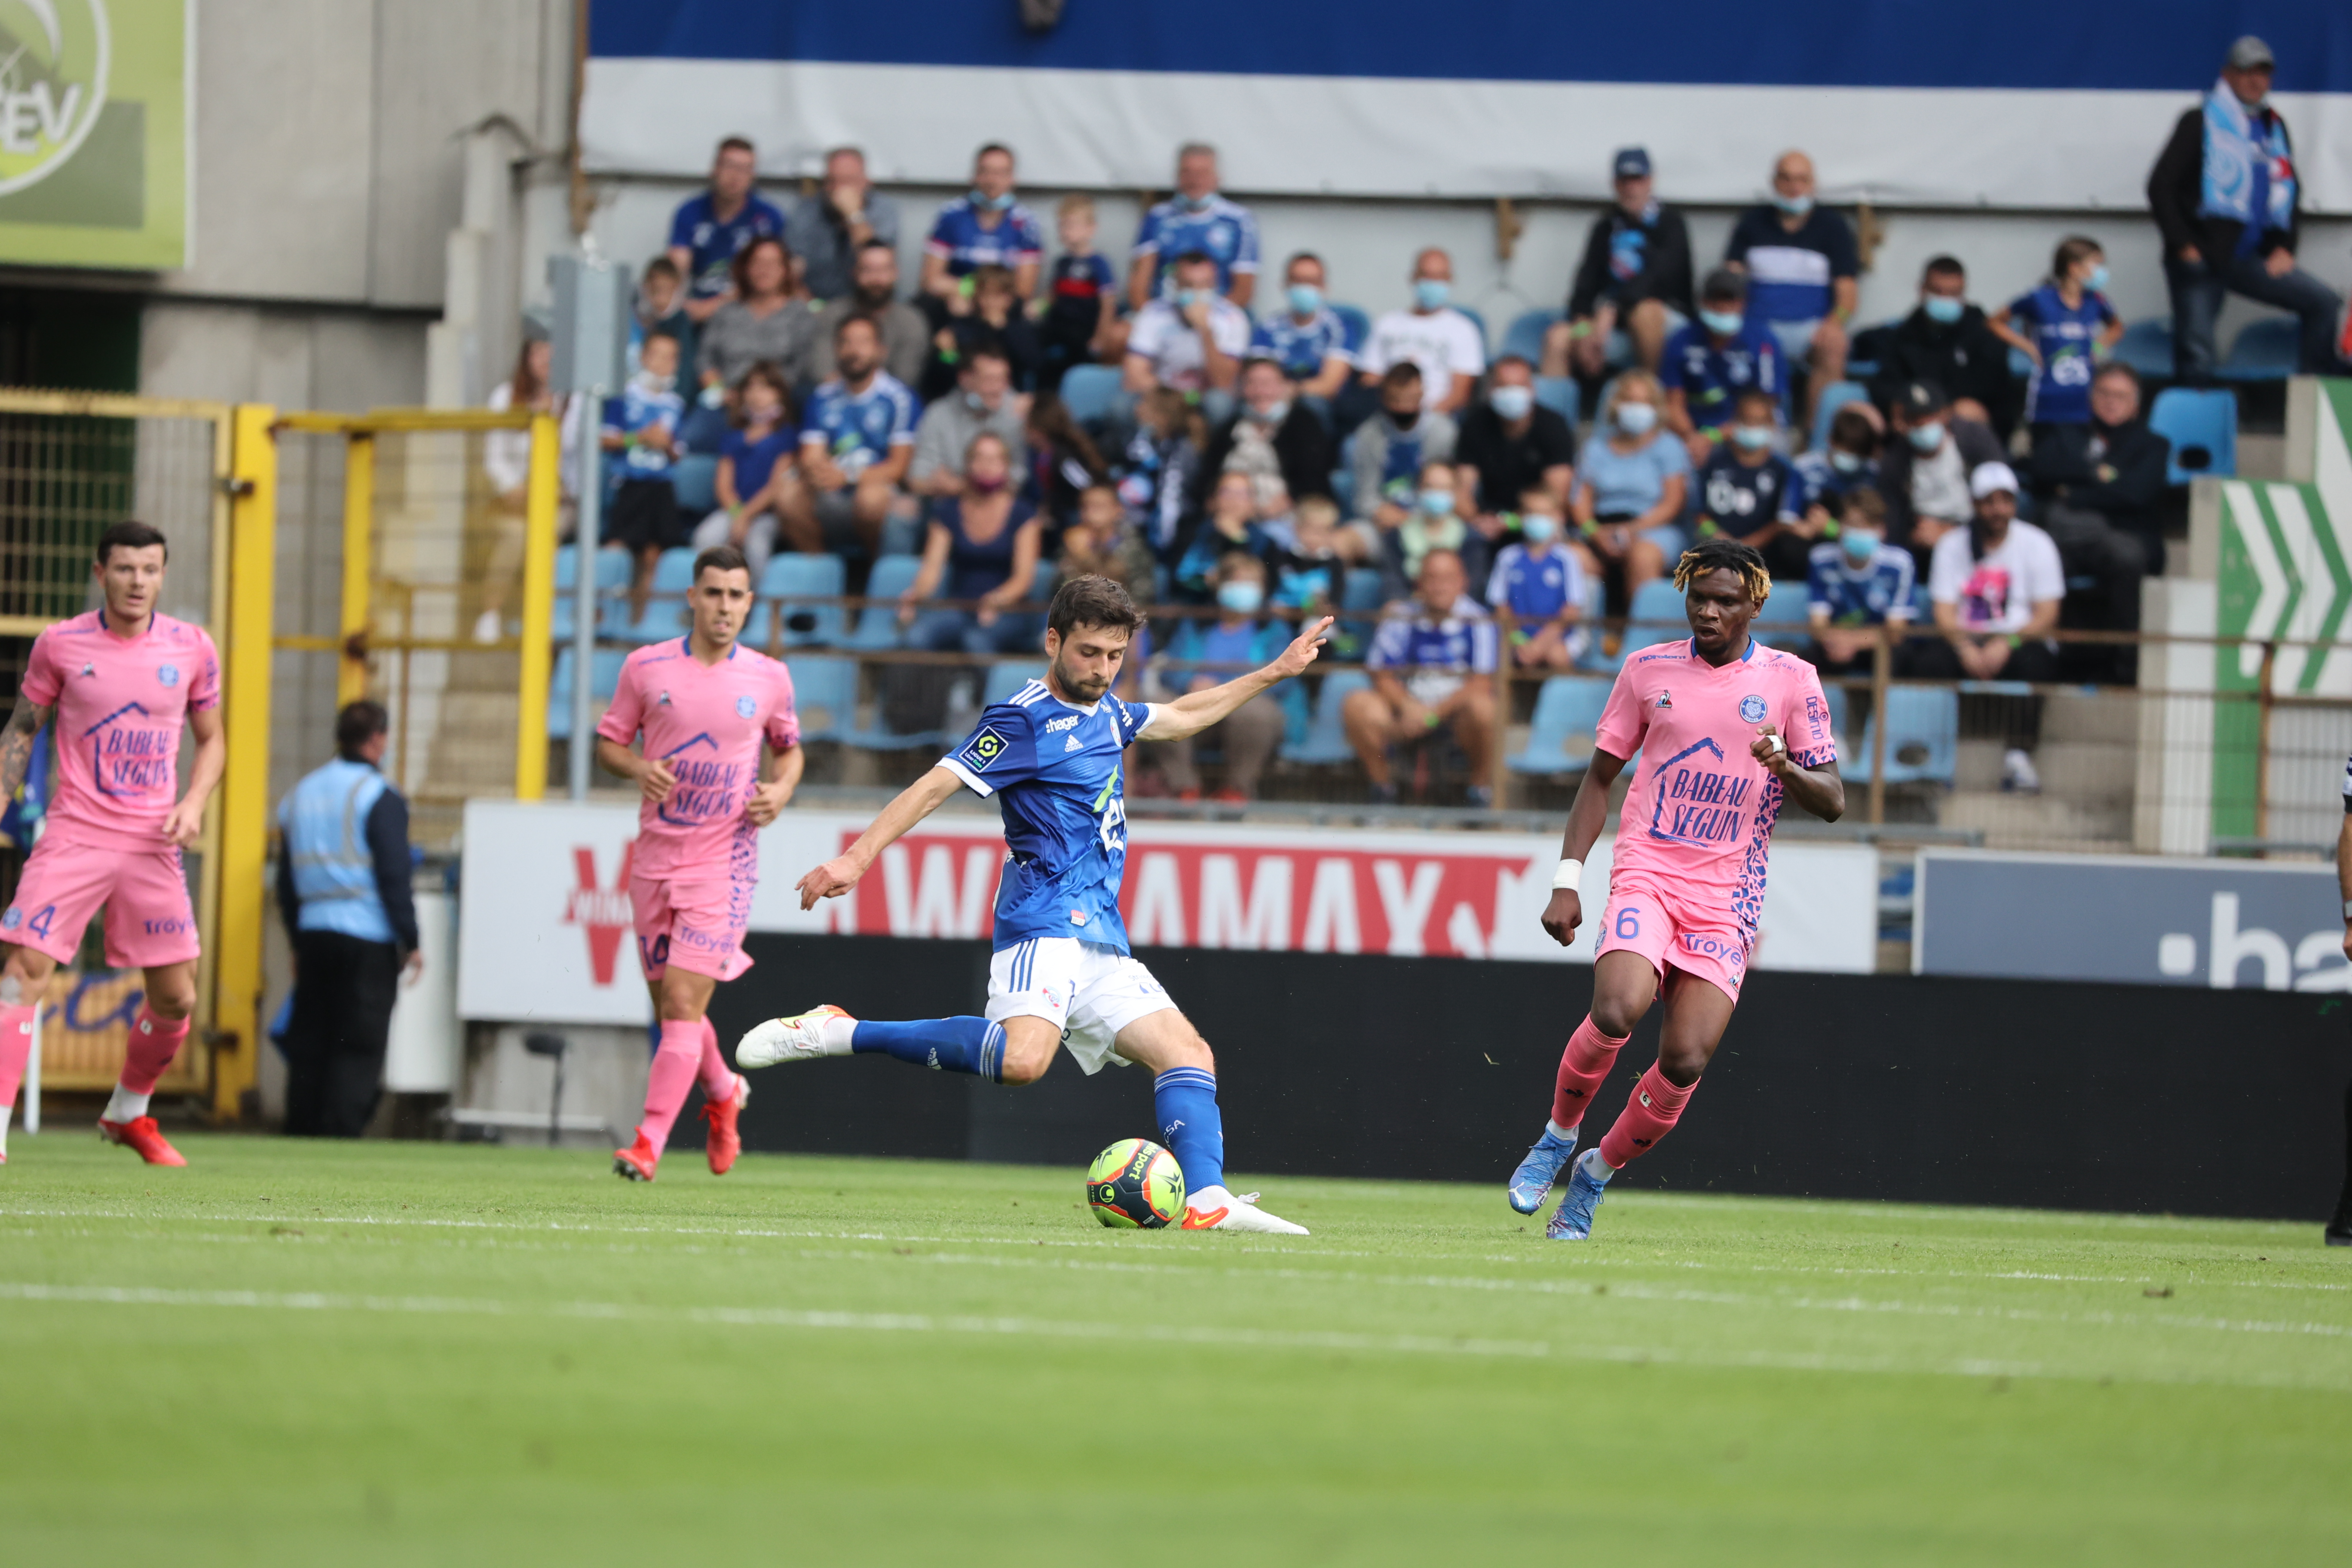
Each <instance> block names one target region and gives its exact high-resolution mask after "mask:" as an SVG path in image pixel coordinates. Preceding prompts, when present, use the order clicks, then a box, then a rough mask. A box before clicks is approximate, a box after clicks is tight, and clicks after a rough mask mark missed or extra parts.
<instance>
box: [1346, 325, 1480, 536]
mask: <svg viewBox="0 0 2352 1568" xmlns="http://www.w3.org/2000/svg"><path fill="white" fill-rule="evenodd" d="M1421 380H1422V378H1421V367H1420V366H1419V365H1417V364H1415V363H1412V361H1411V360H1400V361H1398V362H1397V363H1395V364H1393V365H1391V366H1390V367H1389V368H1388V370H1387V371H1386V372H1385V373H1384V374H1382V375H1381V382H1380V398H1381V411H1380V412H1379V413H1378V414H1376V415H1374V416H1372V417H1371V418H1370V419H1367V420H1365V421H1364V422H1363V424H1362V425H1360V426H1358V427H1357V429H1356V466H1355V472H1354V474H1353V475H1352V479H1353V480H1354V487H1353V488H1354V494H1353V496H1352V498H1351V499H1352V500H1353V503H1354V516H1355V518H1356V520H1357V521H1358V522H1359V523H1360V524H1365V525H1368V527H1367V528H1363V529H1359V530H1357V531H1355V532H1356V535H1357V539H1358V542H1360V545H1361V546H1362V548H1363V552H1364V554H1363V558H1364V559H1367V560H1370V561H1378V560H1379V559H1380V558H1381V554H1382V552H1383V549H1384V547H1383V546H1382V544H1381V540H1382V539H1383V538H1384V537H1385V536H1386V535H1388V534H1389V533H1391V532H1393V531H1395V530H1397V529H1398V528H1400V527H1402V526H1403V523H1404V521H1405V519H1406V518H1408V517H1410V516H1411V515H1412V510H1413V508H1414V507H1416V506H1418V505H1419V504H1420V502H1419V501H1418V500H1417V499H1416V497H1415V492H1416V491H1417V489H1419V483H1420V478H1421V470H1422V466H1423V464H1425V463H1450V462H1452V461H1453V460H1454V443H1455V440H1456V438H1457V436H1458V431H1457V430H1456V428H1455V426H1454V421H1453V419H1452V418H1450V417H1449V416H1446V415H1444V414H1440V413H1437V412H1435V411H1434V410H1432V409H1428V408H1425V407H1423V398H1422V388H1421Z"/></svg>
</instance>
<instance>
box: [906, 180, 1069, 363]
mask: <svg viewBox="0 0 2352 1568" xmlns="http://www.w3.org/2000/svg"><path fill="white" fill-rule="evenodd" d="M1044 258H1045V230H1044V229H1043V228H1042V227H1040V226H1038V223H1037V217H1036V215H1035V214H1034V213H1032V212H1031V211H1030V210H1029V209H1028V208H1027V207H1025V206H1023V205H1021V203H1020V202H1019V201H1017V200H1015V199H1014V197H1013V150H1012V149H1011V148H1009V147H1005V146H1003V145H1002V144H1001V143H998V142H990V143H989V144H988V145H987V146H985V147H982V149H981V150H980V151H979V152H978V153H974V154H973V155H972V160H971V190H969V191H967V192H965V193H964V194H963V195H960V196H957V197H954V198H953V199H951V200H950V201H948V202H946V203H944V204H943V205H941V206H940V216H938V217H937V218H935V219H933V220H932V222H931V237H930V238H929V239H928V240H926V241H925V242H924V245H923V282H922V293H923V297H924V299H925V300H928V301H930V302H931V304H930V309H931V310H932V312H933V314H934V320H935V322H936V321H937V318H938V317H940V316H944V315H948V314H953V315H966V314H969V313H970V311H971V287H970V285H969V284H967V283H966V282H965V279H968V278H970V277H971V274H972V273H973V272H975V271H977V270H979V269H980V268H982V267H1004V268H1011V269H1012V272H1013V293H1014V294H1015V295H1016V296H1018V297H1019V298H1021V299H1024V300H1026V299H1030V298H1032V297H1033V296H1034V295H1035V294H1036V292H1037V266H1038V263H1039V262H1040V261H1042V260H1043V259H1044ZM960 302H961V303H960Z"/></svg>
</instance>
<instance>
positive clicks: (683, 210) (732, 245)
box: [669, 191, 784, 300]
mask: <svg viewBox="0 0 2352 1568" xmlns="http://www.w3.org/2000/svg"><path fill="white" fill-rule="evenodd" d="M771 235H772V236H773V237H776V238H778V239H782V238H783V237H784V215H783V214H782V212H780V211H778V210H777V209H776V207H775V206H773V205H772V204H770V203H767V202H763V201H761V199H760V198H759V196H758V195H756V194H755V195H751V196H749V197H746V198H745V199H744V202H743V205H741V206H740V207H739V208H737V209H736V213H735V216H733V217H731V218H729V219H728V220H727V221H726V222H725V223H721V222H719V219H718V218H717V217H716V216H713V215H712V213H711V210H710V193H709V191H704V192H702V193H701V194H700V195H692V196H688V198H687V199H686V200H684V201H682V202H680V203H678V205H677V216H675V217H672V218H671V219H670V220H669V242H670V244H672V245H674V246H677V247H679V248H680V249H683V250H688V251H691V252H693V258H692V259H691V260H689V261H688V263H687V264H686V291H687V293H688V294H689V295H691V296H692V297H694V298H695V299H698V300H708V299H709V298H710V297H711V296H713V295H715V294H724V293H725V292H727V289H728V285H729V284H730V283H731V282H733V281H734V279H731V278H730V277H729V276H728V271H727V268H728V266H729V264H730V263H731V262H732V261H733V260H734V259H735V253H736V252H738V251H740V250H741V249H742V248H743V247H745V246H747V245H749V244H751V242H752V241H753V240H755V239H760V238H763V237H768V236H771Z"/></svg>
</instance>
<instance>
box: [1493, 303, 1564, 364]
mask: <svg viewBox="0 0 2352 1568" xmlns="http://www.w3.org/2000/svg"><path fill="white" fill-rule="evenodd" d="M1554 321H1559V311H1558V310H1522V311H1520V312H1519V313H1518V314H1517V315H1516V316H1514V317H1512V318H1511V324H1510V325H1509V326H1507V327H1506V328H1504V329H1503V347H1502V350H1501V352H1500V353H1496V355H1495V357H1496V359H1504V358H1507V357H1508V356H1509V355H1512V354H1517V355H1518V356H1519V357H1520V358H1521V359H1523V360H1525V361H1527V362H1528V363H1529V364H1538V365H1539V364H1541V363H1543V343H1544V333H1546V332H1547V331H1550V330H1551V324H1552V323H1553V322H1554Z"/></svg>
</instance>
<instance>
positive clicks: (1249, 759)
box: [1156, 552, 1290, 805]
mask: <svg viewBox="0 0 2352 1568" xmlns="http://www.w3.org/2000/svg"><path fill="white" fill-rule="evenodd" d="M1212 576H1213V584H1214V587H1215V592H1216V605H1217V618H1216V619H1215V620H1213V621H1203V620H1188V621H1184V622H1182V623H1181V624H1180V625H1179V626H1177V628H1176V631H1175V635H1174V636H1172V637H1170V638H1169V639H1168V647H1167V650H1166V651H1165V652H1164V653H1162V654H1161V655H1160V659H1159V663H1158V665H1157V667H1156V668H1157V672H1158V673H1159V675H1160V679H1161V681H1162V683H1163V684H1164V685H1165V687H1166V688H1167V689H1168V691H1169V692H1170V694H1171V695H1172V696H1175V697H1182V696H1184V695H1186V694H1188V693H1190V692H1194V691H1205V690H1207V689H1209V688H1210V687H1213V686H1220V685H1223V683H1224V682H1226V681H1228V680H1231V679H1234V677H1235V676H1237V675H1240V674H1242V673H1244V671H1247V670H1252V669H1259V668H1264V667H1265V666H1266V665H1268V664H1271V663H1273V662H1274V660H1275V659H1276V658H1278V657H1280V655H1281V653H1282V650H1283V649H1284V648H1285V647H1288V646H1289V643H1290V633H1289V631H1288V630H1287V629H1286V628H1285V626H1283V624H1282V623H1281V622H1280V621H1276V620H1269V619H1267V618H1266V616H1265V600H1266V594H1265V582H1266V571H1265V562H1264V561H1261V560H1260V559H1258V558H1257V557H1256V556H1255V555H1245V554H1243V553H1240V552H1234V553H1232V554H1229V555H1226V556H1225V557H1224V558H1223V560H1221V561H1219V562H1218V563H1217V568H1216V571H1215V572H1214V573H1213V574H1212ZM1284 728H1285V721H1284V719H1283V713H1282V704H1281V703H1280V702H1279V701H1277V700H1276V699H1275V698H1274V697H1272V696H1271V695H1261V696H1257V697H1253V698H1251V699H1250V700H1248V701H1247V702H1244V703H1243V704H1242V705H1241V706H1240V707H1239V708H1236V709H1235V710H1234V711H1233V712H1231V713H1229V714H1227V715H1226V716H1225V718H1224V720H1223V722H1221V723H1217V724H1213V725H1211V726H1210V727H1209V728H1208V729H1206V730H1204V731H1202V732H1201V734H1200V735H1199V736H1197V737H1194V738H1192V739H1189V740H1182V741H1171V742H1168V743H1167V744H1166V746H1165V747H1164V748H1162V749H1161V752H1160V774H1161V776H1162V777H1163V778H1165V779H1166V780H1167V781H1168V787H1169V788H1170V789H1171V790H1172V791H1174V792H1175V795H1176V798H1177V799H1178V800H1181V801H1195V800H1198V799H1200V798H1201V770H1200V767H1199V766H1198V764H1197V763H1195V762H1194V760H1193V748H1194V746H1195V745H1196V744H1198V743H1199V742H1201V741H1209V740H1211V739H1212V738H1213V743H1215V744H1216V745H1217V746H1218V747H1219V749H1220V750H1222V751H1223V752H1224V754H1225V782H1224V784H1223V786H1222V787H1221V788H1219V789H1218V791H1217V793H1216V794H1215V795H1213V796H1212V797H1211V798H1212V799H1213V800H1217V801H1221V802H1223V803H1226V804H1228V805H1243V804H1245V803H1247V802H1249V801H1253V800H1255V799H1256V798H1257V781H1258V775H1259V774H1261V773H1265V764H1266V763H1268V762H1270V761H1272V760H1273V757H1274V752H1275V748H1276V747H1277V746H1279V745H1281V744H1282V733H1283V730H1284Z"/></svg>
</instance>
